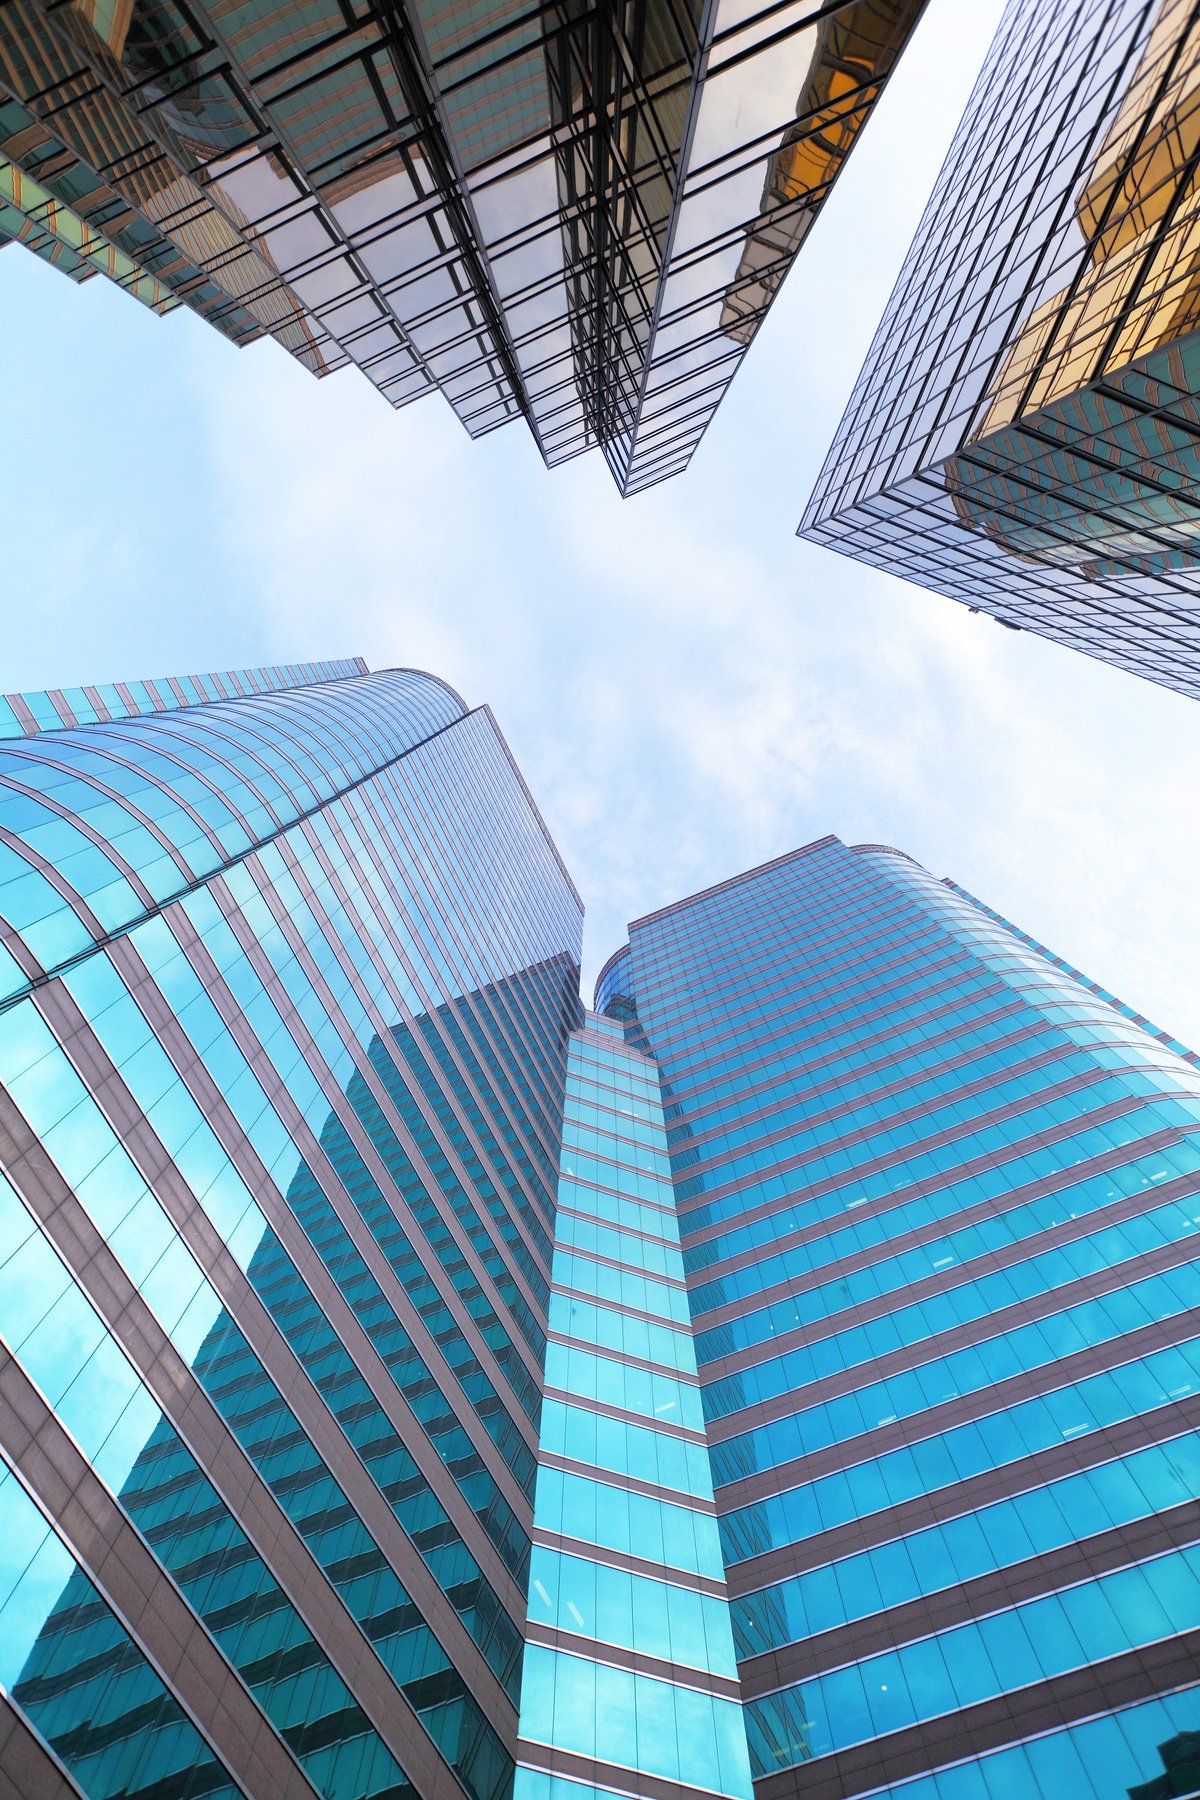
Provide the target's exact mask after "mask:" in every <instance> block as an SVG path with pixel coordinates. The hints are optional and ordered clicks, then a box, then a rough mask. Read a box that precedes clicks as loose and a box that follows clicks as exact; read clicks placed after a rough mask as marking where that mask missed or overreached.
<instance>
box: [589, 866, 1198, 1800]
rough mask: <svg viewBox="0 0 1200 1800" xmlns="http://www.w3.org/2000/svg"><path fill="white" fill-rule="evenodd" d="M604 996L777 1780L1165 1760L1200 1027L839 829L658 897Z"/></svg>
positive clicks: (746, 1668)
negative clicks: (1097, 981)
mask: <svg viewBox="0 0 1200 1800" xmlns="http://www.w3.org/2000/svg"><path fill="white" fill-rule="evenodd" d="M597 998H598V1003H601V1004H603V1005H604V1007H605V1009H606V1012H607V1014H608V1015H609V1016H610V1017H611V1018H612V1019H613V1020H614V1022H616V1021H620V1022H621V1023H622V1026H623V1029H624V1031H625V1033H626V1034H627V1036H628V1039H629V1041H630V1042H631V1043H633V1044H638V1045H640V1046H642V1047H643V1048H644V1049H646V1050H648V1051H650V1052H652V1053H653V1055H654V1057H655V1059H656V1062H657V1065H658V1067H659V1070H660V1074H661V1085H662V1095H663V1101H664V1119H665V1123H666V1137H667V1144H668V1146H669V1151H670V1159H671V1168H672V1177H673V1192H674V1197H675V1202H676V1207H677V1217H678V1223H679V1232H680V1243H681V1249H682V1267H683V1269H684V1271H685V1278H686V1281H687V1291H688V1300H689V1312H690V1315H691V1319H692V1324H693V1332H694V1336H693V1347H694V1352H695V1356H696V1364H697V1369H698V1373H699V1380H700V1387H699V1394H698V1398H699V1403H700V1408H701V1412H702V1416H703V1419H704V1422H705V1432H706V1438H707V1444H708V1452H709V1469H710V1472H711V1477H712V1482H713V1490H714V1494H715V1498H716V1507H717V1524H718V1529H719V1532H720V1539H721V1553H722V1557H723V1560H724V1563H725V1567H726V1575H727V1582H728V1591H729V1594H730V1599H731V1618H732V1624H733V1633H734V1644H735V1649H736V1654H737V1658H738V1669H739V1677H740V1684H741V1692H742V1698H743V1702H744V1711H745V1719H746V1726H747V1737H748V1743H749V1751H750V1758H751V1766H752V1770H753V1773H754V1777H755V1787H756V1793H757V1794H758V1795H759V1800H784V1797H785V1796H791V1795H794V1794H795V1793H796V1791H797V1789H798V1787H799V1788H800V1790H801V1791H803V1792H804V1793H805V1794H806V1795H809V1794H811V1795H812V1796H814V1797H816V1800H826V1797H827V1796H828V1797H829V1800H834V1797H835V1796H836V1797H837V1800H842V1797H843V1796H847V1795H852V1794H853V1795H857V1794H863V1795H865V1794H868V1793H871V1794H874V1793H882V1792H883V1791H885V1789H884V1785H883V1784H884V1783H885V1781H887V1780H888V1779H891V1780H892V1781H893V1782H896V1783H898V1785H895V1786H893V1787H888V1788H886V1791H887V1793H888V1794H889V1795H890V1794H892V1793H895V1794H896V1795H897V1796H899V1795H900V1794H910V1793H911V1794H912V1796H913V1800H916V1797H917V1796H918V1795H919V1796H920V1797H921V1800H926V1796H930V1797H932V1796H943V1795H944V1796H946V1800H951V1797H953V1800H958V1797H959V1796H960V1795H961V1796H963V1797H964V1800H965V1797H966V1796H967V1795H970V1796H972V1800H974V1797H975V1796H976V1795H979V1796H991V1795H993V1794H994V1795H997V1796H999V1795H1005V1796H1007V1795H1009V1794H1016V1793H1018V1792H1019V1793H1030V1792H1034V1793H1036V1792H1046V1793H1049V1792H1058V1791H1061V1792H1069V1793H1072V1794H1073V1793H1075V1792H1079V1793H1080V1794H1087V1795H1090V1796H1094V1797H1095V1800H1126V1797H1127V1794H1128V1793H1129V1792H1130V1791H1133V1790H1134V1789H1135V1788H1137V1790H1138V1792H1139V1796H1140V1794H1141V1787H1140V1785H1139V1784H1148V1785H1146V1786H1145V1794H1146V1795H1151V1794H1153V1795H1157V1794H1158V1793H1159V1792H1162V1793H1164V1794H1165V1793H1167V1792H1169V1791H1171V1790H1170V1789H1169V1788H1167V1787H1165V1786H1162V1787H1160V1786H1155V1785H1154V1783H1155V1781H1156V1779H1157V1780H1159V1781H1165V1780H1166V1779H1167V1777H1166V1776H1164V1775H1163V1774H1162V1763H1161V1762H1160V1760H1159V1758H1158V1755H1157V1752H1156V1751H1155V1750H1154V1748H1153V1746H1154V1744H1155V1742H1156V1741H1162V1740H1161V1738H1160V1739H1159V1740H1155V1739H1154V1737H1153V1735H1152V1734H1153V1731H1154V1729H1156V1728H1157V1726H1158V1725H1159V1724H1161V1723H1162V1721H1163V1720H1168V1721H1169V1722H1170V1727H1171V1728H1170V1729H1168V1730H1166V1731H1165V1732H1164V1733H1163V1736H1164V1737H1166V1738H1171V1737H1172V1735H1173V1733H1174V1735H1175V1736H1179V1734H1180V1733H1182V1737H1181V1738H1180V1743H1181V1744H1184V1745H1186V1743H1187V1742H1190V1741H1191V1740H1190V1739H1189V1738H1188V1735H1187V1734H1188V1732H1189V1731H1190V1732H1195V1731H1196V1730H1197V1729H1198V1728H1200V1711H1198V1710H1197V1707H1196V1701H1195V1692H1194V1690H1192V1692H1191V1693H1189V1694H1183V1693H1181V1694H1179V1695H1174V1694H1173V1690H1174V1689H1176V1688H1181V1687H1184V1686H1186V1684H1187V1680H1188V1678H1189V1676H1190V1677H1194V1671H1195V1667H1196V1657H1197V1651H1198V1646H1200V1582H1198V1581H1197V1564H1196V1558H1197V1554H1198V1548H1197V1545H1198V1539H1200V1534H1198V1532H1197V1522H1196V1512H1195V1498H1194V1496H1195V1492H1196V1478H1197V1473H1198V1464H1197V1438H1196V1431H1197V1428H1198V1427H1200V1346H1198V1343H1197V1340H1196V1337H1195V1318H1194V1315H1195V1309H1196V1306H1197V1303H1198V1301H1200V1261H1198V1260H1197V1258H1196V1242H1197V1239H1196V1232H1197V1228H1198V1226H1200V1067H1198V1066H1197V1059H1196V1058H1195V1057H1194V1056H1193V1055H1192V1054H1191V1053H1190V1052H1188V1051H1186V1050H1184V1049H1183V1047H1182V1046H1181V1045H1178V1044H1176V1043H1174V1042H1173V1041H1172V1040H1171V1039H1169V1038H1167V1037H1166V1036H1165V1035H1164V1034H1162V1033H1159V1032H1157V1031H1156V1030H1155V1029H1154V1028H1153V1027H1152V1026H1150V1025H1148V1024H1147V1023H1146V1021H1145V1020H1143V1019H1141V1018H1140V1017H1138V1016H1137V1015H1135V1014H1133V1013H1131V1012H1130V1010H1129V1009H1128V1008H1127V1007H1123V1006H1121V1005H1120V1004H1119V1003H1118V1002H1116V1001H1114V1000H1113V999H1112V997H1111V996H1110V995H1107V994H1106V993H1104V992H1103V991H1102V990H1100V989H1098V988H1096V987H1095V986H1094V984H1092V983H1089V982H1086V981H1085V980H1084V978H1083V977H1082V976H1080V975H1079V974H1078V972H1077V971H1075V970H1072V969H1070V968H1068V967H1067V966H1066V965H1065V964H1063V963H1062V962H1061V961H1059V960H1058V959H1057V958H1054V957H1052V956H1051V955H1050V954H1049V953H1047V952H1046V951H1044V950H1043V949H1042V948H1041V947H1040V946H1038V945H1036V944H1034V943H1033V942H1032V941H1031V940H1029V939H1028V938H1025V937H1023V936H1022V934H1020V933H1019V932H1017V931H1014V930H1013V928H1012V927H1010V926H1009V925H1007V924H1006V922H1005V921H1004V920H1002V919H1000V918H998V917H997V916H996V915H995V914H994V913H990V912H989V911H988V910H987V909H986V908H984V907H982V906H980V905H979V904H978V903H976V902H975V901H973V900H972V899H971V897H970V896H968V895H966V894H965V893H963V892H962V891H961V890H960V889H958V888H956V887H955V886H954V885H953V883H949V882H941V881H936V880H934V879H933V878H932V877H930V876H929V875H928V874H927V873H926V872H925V871H924V870H923V869H921V868H919V867H918V866H917V865H916V864H915V863H913V862H912V861H911V860H910V859H909V858H907V857H904V856H902V855H900V854H898V853H897V852H895V851H890V850H888V849H886V848H885V847H883V846H879V845H864V846H859V847H858V848H857V849H854V850H850V849H847V848H846V847H845V846H844V845H842V844H840V843H839V842H838V841H837V840H836V839H824V840H822V841H821V842H819V843H817V844H814V845H810V846H808V847H807V848H806V849H805V850H803V851H799V852H796V853H794V854H793V855H791V856H788V857H783V858H780V859H779V860H778V861H777V862H775V863H773V864H768V865H766V866H765V867H764V868H763V869H760V870H755V871H752V872H750V874H748V875H746V876H741V877H737V878H735V879H733V880H731V881H728V882H725V883H723V884H721V885H720V886H718V887H717V888H714V889H711V890H709V891H707V892H706V893H704V894H701V895H698V896H695V897H694V898H693V899H691V900H687V901H682V902H680V903H679V904H678V905H676V906H672V907H668V908H667V909H665V910H664V911H663V912H661V913H657V914H654V915H651V916H650V917H649V918H646V919H643V920H639V921H637V922H635V924H634V925H633V926H632V927H631V933H630V942H629V945H628V946H626V947H625V948H624V949H622V950H621V951H620V952H618V953H617V955H615V956H614V957H612V958H610V960H609V962H608V963H607V964H606V965H605V968H604V970H603V971H602V973H601V978H600V982H599V984H598V990H597ZM659 1310H660V1312H661V1308H660V1309H659ZM1167 1696H1172V1697H1171V1698H1170V1699H1168V1698H1167ZM1132 1700H1136V1701H1138V1702H1139V1703H1142V1702H1144V1705H1143V1706H1142V1710H1141V1711H1140V1712H1139V1713H1138V1714H1137V1717H1138V1719H1141V1720H1143V1721H1144V1723H1143V1725H1142V1726H1141V1727H1140V1728H1139V1729H1138V1730H1136V1731H1135V1730H1134V1729H1133V1719H1134V1715H1133V1714H1132V1713H1129V1712H1128V1703H1129V1702H1130V1701H1132ZM1099 1715H1103V1716H1102V1717H1100V1716H1099ZM1047 1719H1050V1720H1052V1721H1053V1723H1054V1725H1055V1726H1056V1728H1058V1729H1057V1730H1056V1733H1055V1734H1054V1742H1053V1744H1052V1745H1051V1744H1050V1743H1049V1741H1048V1740H1046V1739H1045V1738H1044V1736H1043V1734H1044V1731H1045V1726H1046V1721H1047ZM1122 1721H1124V1724H1123V1723H1122ZM1152 1721H1153V1723H1152ZM1127 1727H1128V1729H1127ZM1114 1741H1120V1742H1121V1743H1122V1744H1123V1745H1124V1746H1125V1747H1124V1749H1123V1751H1122V1753H1121V1755H1119V1756H1114V1755H1112V1754H1111V1748H1112V1744H1113V1743H1114ZM984 1751H986V1752H987V1754H986V1755H983V1754H981V1753H982V1752H984ZM1163 1754H1164V1757H1169V1758H1171V1759H1174V1764H1176V1765H1178V1766H1179V1767H1180V1768H1184V1767H1185V1766H1186V1757H1187V1752H1186V1749H1179V1748H1178V1746H1176V1745H1174V1744H1173V1743H1172V1744H1170V1745H1167V1746H1165V1747H1164V1752H1163ZM1135 1755H1136V1757H1137V1759H1138V1760H1137V1761H1136V1764H1135V1763H1134V1761H1133V1758H1134V1756H1135ZM801 1765H803V1774H802V1775H801V1774H800V1773H799V1770H800V1767H801ZM1031 1769H1033V1770H1037V1771H1044V1772H1046V1773H1047V1775H1048V1774H1049V1772H1051V1771H1053V1770H1056V1769H1058V1770H1061V1771H1063V1776H1062V1780H1061V1782H1059V1783H1056V1782H1054V1781H1050V1782H1049V1784H1048V1785H1045V1786H1038V1785H1037V1782H1036V1781H1034V1782H1033V1783H1032V1785H1031V1783H1030V1777H1029V1771H1030V1770H1031ZM1073 1772H1078V1774H1079V1776H1080V1779H1079V1780H1077V1781H1076V1780H1075V1779H1074V1776H1073ZM1156 1772H1157V1773H1156ZM1068 1777H1071V1778H1068ZM1022 1784H1024V1785H1022ZM1177 1791H1179V1792H1185V1791H1188V1790H1187V1789H1186V1788H1179V1789H1178V1790H1177Z"/></svg>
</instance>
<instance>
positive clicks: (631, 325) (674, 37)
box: [0, 0, 923, 493]
mask: <svg viewBox="0 0 1200 1800" xmlns="http://www.w3.org/2000/svg"><path fill="white" fill-rule="evenodd" d="M922 4H923V0H841V3H840V4H833V5H826V4H819V3H818V0H800V3H799V4H797V5H793V6H790V7H786V8H783V9H780V8H779V7H778V6H776V5H774V4H772V3H771V0H757V3H756V4H753V5H750V6H744V5H741V4H730V3H729V0H723V3H722V4H720V5H713V6H708V7H702V6H700V5H698V4H694V3H692V0H688V3H684V0H638V3H637V4H635V5H633V6H630V7H618V6H615V5H612V4H604V5H601V6H599V7H596V8H593V9H590V10H589V9H586V8H580V7H577V6H569V5H568V6H560V5H550V4H546V5H538V6H533V7H521V6H517V5H513V4H502V3H500V0H490V3H489V4H484V5H478V6H463V5H458V6H455V5H452V4H448V3H447V0H368V3H366V4H362V5H353V6H352V5H350V4H349V0H343V3H341V4H335V3H334V0H325V3H322V0H305V3H304V4H300V5H297V4H293V3H290V0H289V3H287V4H284V0H203V3H201V0H127V3H126V4H122V5H119V6H107V7H105V6H96V5H94V4H93V3H92V0H6V4H5V5H4V6H3V7H0V244H2V243H4V242H5V241H7V240H9V239H18V240H20V241H22V242H24V243H25V244H27V245H28V246H29V248H30V249H32V250H34V251H36V252H37V253H38V254H39V255H41V256H44V257H46V258H47V259H48V260H50V261H51V262H53V263H56V264H57V265H58V266H59V267H60V268H62V269H63V270H65V272H66V273H68V274H69V275H71V276H73V277H74V278H75V279H77V280H82V279H86V278H88V277H89V276H91V275H93V274H94V273H95V272H96V271H97V270H100V271H102V272H103V273H105V274H107V275H109V276H110V277H111V278H113V279H114V280H116V281H118V282H119V283H120V284H121V285H122V286H123V287H125V288H127V289H128V290H129V291H130V292H131V293H132V294H134V295H136V296H137V298H139V299H141V300H142V301H144V302H145V303H146V304H147V305H149V306H150V307H152V308H153V309H154V310H155V311H157V312H166V311H169V310H171V309H172V308H174V307H176V306H178V305H180V304H181V303H182V304H186V305H189V306H192V307H193V308H194V309H195V310H196V311H198V312H199V313H201V314H202V316H204V317H205V318H206V319H208V320H209V322H210V323H212V324H213V325H215V326H216V327H217V328H218V329H219V330H221V331H223V332H224V333H225V334H226V335H228V336H229V337H231V338H233V339H234V340H235V341H237V342H246V341H248V340H250V339H252V338H255V337H259V336H262V335H263V334H264V333H269V334H271V335H272V336H274V337H276V338H277V339H278V340H279V341H280V342H281V343H282V344H283V345H284V346H285V347H286V348H287V349H288V350H290V351H291V352H292V354H293V355H295V356H296V357H298V358H299V360H300V361H301V362H302V363H304V365H305V366H306V367H307V368H309V369H311V370H312V371H313V372H314V373H315V374H318V375H322V374H326V373H328V372H330V371H332V370H334V369H338V368H341V367H343V366H344V365H346V364H347V363H351V362H353V363H356V364H357V365H358V366H359V367H360V368H361V369H362V370H363V372H364V373H365V374H366V375H367V377H368V379H369V380H371V381H372V382H374V383H375V385H376V386H377V387H378V388H379V389H380V391H381V392H382V393H383V394H384V395H385V396H386V397H387V398H388V400H390V401H391V403H392V404H393V405H395V406H402V405H404V404H406V403H407V402H408V401H410V400H415V399H417V398H418V397H419V396H420V395H422V394H425V393H428V392H429V391H430V390H431V389H433V388H438V389H440V390H441V392H442V393H443V394H444V396H445V397H446V399H447V400H448V401H449V403H450V405H451V406H452V407H453V408H454V410H455V412H456V413H457V414H458V416H459V418H460V419H461V420H462V422H463V424H464V425H465V426H466V427H467V430H468V431H469V432H470V433H471V434H472V436H478V435H481V434H482V433H484V432H487V431H491V430H494V429H495V428H496V427H497V426H500V425H503V424H506V423H507V422H508V421H509V420H511V419H515V418H517V417H518V416H521V417H523V418H524V419H525V422H526V424H527V425H528V426H529V429H530V430H531V431H532V433H533V436H534V439H535V441H536V443H537V446H538V449H539V450H540V452H541V454H542V455H543V457H544V458H545V460H546V462H547V463H549V464H555V463H558V462H561V461H563V460H565V459H566V458H568V457H571V456H575V455H578V454H579V453H580V452H581V451H583V450H587V449H589V448H591V447H593V446H595V445H599V446H600V447H601V448H602V449H603V451H604V454H605V456H606V457H607V459H608V462H609V464H610V467H611V468H612V472H613V475H614V477H615V479H616V480H617V482H618V485H619V486H620V488H621V491H622V492H623V493H633V492H636V491H637V490H638V489H640V488H643V487H647V486H650V485H651V484H652V483H654V482H656V481H660V480H662V479H663V478H664V477H666V476H668V475H672V474H675V473H677V472H678V471H679V470H680V469H682V468H684V467H685V466H686V464H687V461H688V458H689V457H690V455H691V453H692V451H693V450H694V448H695V446H696V444H697V443H698V441H699V439H700V436H701V434H702V433H703V431H704V428H705V426H706V424H707V423H708V420H709V419H710V418H711V416H712V413H713V411H714V410H715V408H716V406H717V404H718V402H719V400H720V398H721V395H722V394H723V392H724V390H725V388H726V386H727V385H728V382H729V380H730V378H731V377H732V375H733V373H734V371H735V370H736V368H737V365H738V363H739V362H740V361H741V358H742V356H743V354H744V352H745V349H746V347H747V345H748V344H749V343H750V340H751V339H752V338H753V336H754V333H755V331H756V330H757V328H758V325H759V322H760V321H761V319H762V317H763V315H764V314H765V312H766V309H767V307H768V306H769V304H770V302H771V299H772V298H773V296H774V294H775V292H776V290H777V288H778V286H779V284H780V282H781V281H782V279H783V277H784V275H785V274H786V272H787V270H788V268H789V266H790V265H791V262H792V259H793V257H794V256H795V254H796V252H797V250H798V249H799V247H800V245H801V242H802V241H803V238H804V237H805V235H806V233H807V231H808V228H809V226H810V225H811V223H812V221H813V219H814V217H815V216H816V213H817V211H818V210H819V208H820V206H821V205H822V203H823V201H824V199H825V196H826V194H827V192H828V190H829V188H830V186H831V184H832V182H833V181H834V179H835V178H836V176H837V174H838V172H839V171H840V169H841V167H842V164H843V163H844V161H845V158H846V156H847V155H848V154H849V152H850V150H851V148H852V147H853V144H854V141H855V139H856V137H857V135H858V132H859V130H860V128H861V126H862V125H863V123H864V121H865V120H866V118H867V116H868V114H869V112H870V110H871V108H872V106H873V105H874V102H875V100H876V98H877V97H878V94H879V92H880V90H881V88H882V85H883V83H884V82H885V81H886V79H887V76H888V74H889V73H890V71H891V69H892V67H893V66H894V64H895V61H896V58H897V57H898V55H899V54H900V51H901V49H902V48H903V46H904V43H905V41H906V39H907V37H908V34H909V32H910V30H911V28H912V26H913V24H914V23H915V21H916V18H917V16H918V14H919V13H920V11H921V8H922Z"/></svg>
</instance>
